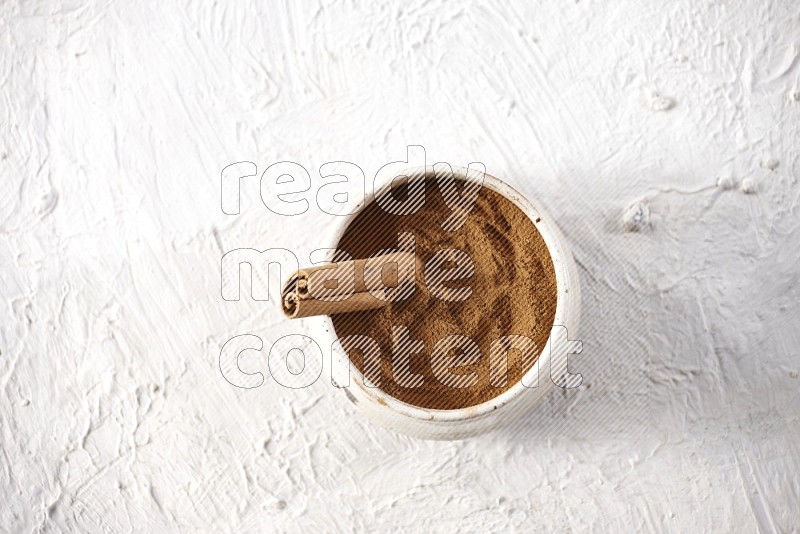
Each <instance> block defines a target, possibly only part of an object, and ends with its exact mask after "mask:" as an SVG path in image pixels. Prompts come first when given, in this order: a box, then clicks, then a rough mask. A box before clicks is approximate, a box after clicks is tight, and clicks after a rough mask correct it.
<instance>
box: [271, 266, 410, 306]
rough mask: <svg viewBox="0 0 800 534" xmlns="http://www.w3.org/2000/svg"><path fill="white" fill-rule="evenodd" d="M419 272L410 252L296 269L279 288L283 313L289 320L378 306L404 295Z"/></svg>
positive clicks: (408, 293) (407, 292)
mask: <svg viewBox="0 0 800 534" xmlns="http://www.w3.org/2000/svg"><path fill="white" fill-rule="evenodd" d="M420 272H421V266H420V263H419V260H418V259H417V257H416V255H415V254H414V253H413V252H394V253H391V254H384V255H381V256H376V257H373V258H365V259H358V260H350V261H341V262H336V263H326V264H322V265H317V266H314V267H308V268H305V269H300V270H299V271H297V272H296V273H295V274H293V275H292V276H291V277H290V278H289V280H287V282H286V284H284V286H283V290H282V291H281V301H282V302H281V304H282V308H283V313H284V314H285V315H286V316H287V317H289V318H290V319H300V318H303V317H311V316H313V315H333V314H337V313H349V312H356V311H363V310H371V309H376V308H381V307H383V306H386V305H388V304H389V303H390V302H393V301H397V300H402V299H404V298H407V297H408V296H409V295H410V294H411V293H412V292H413V291H414V288H415V287H416V277H417V273H420Z"/></svg>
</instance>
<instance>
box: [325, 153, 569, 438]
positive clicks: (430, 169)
mask: <svg viewBox="0 0 800 534" xmlns="http://www.w3.org/2000/svg"><path fill="white" fill-rule="evenodd" d="M471 165H472V164H471ZM481 166H482V165H481ZM450 168H451V169H452V172H453V176H454V177H455V178H456V179H457V180H458V179H460V180H469V179H471V178H470V176H469V171H468V169H470V168H471V167H463V166H455V165H453V166H450ZM473 172H474V171H473ZM434 173H435V169H434V165H426V166H416V167H409V168H406V169H405V170H403V171H402V172H401V173H400V174H397V175H396V176H394V177H392V178H391V179H388V180H384V181H383V182H380V183H376V184H375V186H374V187H373V191H371V192H367V193H366V194H365V196H364V199H363V200H362V202H361V203H359V205H358V206H357V207H356V209H355V211H353V212H352V213H350V214H348V215H342V216H341V217H342V219H341V220H340V221H337V223H336V224H335V225H334V227H333V229H332V230H331V231H330V236H329V238H328V240H327V242H328V243H329V244H330V247H329V248H331V249H335V248H336V247H337V246H338V244H339V241H340V240H341V237H342V236H343V235H344V232H345V231H346V230H347V228H348V227H349V226H350V224H351V223H352V222H353V220H354V219H355V218H356V217H357V216H358V214H359V213H361V211H363V210H364V209H365V208H366V207H367V206H368V205H370V204H371V203H372V202H374V201H375V197H376V196H379V195H381V194H383V193H384V192H385V191H386V190H387V189H388V188H390V187H391V186H392V184H393V183H394V181H395V180H396V179H397V178H399V177H401V176H407V177H408V179H409V180H419V179H422V178H425V177H428V176H430V175H433V174H434ZM483 175H484V180H483V187H488V188H489V189H490V190H492V191H494V192H496V193H498V194H500V195H502V196H504V197H505V198H506V199H508V200H509V201H511V202H512V203H513V204H514V205H516V206H517V207H518V208H520V209H521V210H522V211H523V213H525V215H526V216H527V217H528V218H529V219H530V221H531V222H532V223H533V224H534V226H535V227H536V229H537V230H538V231H539V233H540V234H541V236H542V238H543V239H544V242H545V244H546V245H547V250H548V252H549V253H550V258H551V261H552V262H553V268H554V271H555V275H556V312H555V315H554V317H553V323H552V325H551V331H550V335H548V338H547V342H546V343H545V345H544V347H542V349H541V351H539V355H538V357H537V358H536V362H535V363H534V364H533V365H532V366H531V368H530V369H528V371H527V372H526V373H525V374H524V375H523V377H522V378H521V379H520V380H519V381H518V382H517V383H515V384H514V385H512V386H511V387H510V388H508V389H507V390H506V391H504V392H502V393H500V394H499V395H497V396H495V397H492V398H491V399H489V400H487V401H484V402H482V403H480V404H475V405H473V406H467V407H464V408H455V409H451V410H442V409H431V408H423V407H421V406H415V405H413V404H409V403H406V402H404V401H401V400H399V399H397V398H395V397H393V396H392V395H390V394H389V393H387V392H385V391H384V390H382V389H381V388H380V387H368V386H366V385H365V383H364V376H363V374H362V373H361V372H360V371H359V370H358V368H357V367H356V366H355V365H354V364H352V362H350V359H349V357H348V356H347V354H346V353H345V351H344V350H343V349H341V347H340V346H337V345H338V344H334V343H331V344H330V345H329V346H331V347H332V348H331V351H332V354H331V355H332V358H337V359H338V360H339V361H340V362H341V363H342V364H344V365H346V366H347V368H348V369H349V371H350V378H351V379H353V382H355V386H356V387H355V388H352V387H350V386H347V385H338V384H337V387H339V388H340V389H344V390H345V391H346V392H348V396H350V395H351V394H350V393H349V390H353V389H355V392H357V393H359V395H358V397H360V398H359V399H358V400H368V401H369V402H370V403H371V404H373V406H372V408H373V409H377V410H379V411H386V410H389V411H392V412H395V413H396V414H398V415H401V416H404V417H407V418H411V419H414V420H420V421H441V422H458V421H466V420H471V419H476V418H481V417H484V416H486V415H488V414H490V413H495V412H496V411H497V410H498V409H499V408H500V407H502V406H505V405H507V404H511V403H512V402H513V401H515V400H516V399H518V398H520V397H522V396H523V394H524V393H525V392H526V391H538V393H539V395H544V394H545V393H547V391H549V390H551V389H552V388H553V387H554V384H553V382H552V380H551V378H550V356H551V345H552V341H553V329H554V327H556V326H558V325H566V324H567V322H568V321H567V314H568V313H569V310H568V309H567V307H568V301H569V300H570V299H569V298H568V295H567V294H568V293H569V289H570V287H572V285H573V283H575V284H576V285H577V280H572V278H573V275H572V273H570V269H569V266H570V262H571V261H572V258H571V256H570V255H569V254H570V253H569V251H568V250H566V249H565V246H564V238H563V236H562V235H561V233H560V230H559V229H558V227H557V226H556V225H555V221H554V220H553V219H552V218H551V217H550V216H549V215H548V214H547V212H546V211H544V210H543V209H542V208H541V207H540V206H539V205H537V204H536V203H535V202H534V201H532V200H531V199H529V198H528V197H527V196H526V195H524V194H523V193H521V192H519V191H517V190H516V189H514V188H513V187H512V186H511V185H509V184H508V183H507V182H505V181H503V180H501V179H500V178H497V177H496V176H493V175H491V174H489V173H487V172H485V171H484V172H483ZM321 319H322V326H323V328H322V330H324V332H325V334H326V336H328V337H332V341H335V340H336V339H338V338H337V336H336V329H335V328H334V326H333V321H332V319H331V317H330V316H329V315H325V316H322V317H321ZM543 368H544V369H546V371H547V372H546V373H544V377H543V373H542V372H541V371H542V369H543ZM533 377H536V379H537V381H536V383H537V386H532V387H527V386H525V385H523V382H524V383H528V380H530V379H532V378H533ZM351 385H352V382H351ZM351 400H352V399H351Z"/></svg>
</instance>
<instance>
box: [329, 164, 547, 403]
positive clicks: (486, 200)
mask: <svg viewBox="0 0 800 534" xmlns="http://www.w3.org/2000/svg"><path fill="white" fill-rule="evenodd" d="M462 184H463V182H458V185H459V190H461V189H462V187H463V185H462ZM405 191H406V188H405V187H404V186H398V187H397V188H396V189H395V190H394V191H393V195H394V197H395V198H396V199H397V200H403V199H404V192H405ZM451 213H452V212H451V210H450V208H448V207H447V205H446V204H445V203H444V201H443V200H442V196H441V193H440V191H439V188H438V186H437V183H436V181H435V180H434V179H430V178H428V179H425V204H424V205H423V207H422V208H421V209H419V210H418V211H417V212H416V213H414V214H411V215H403V216H398V215H392V214H390V213H387V212H386V211H384V210H383V209H381V208H380V207H379V206H378V205H377V203H375V202H373V203H372V204H370V205H369V206H367V208H365V209H364V210H363V211H362V212H361V213H359V214H358V215H357V216H356V218H355V219H354V220H353V221H352V222H351V224H350V225H349V226H348V228H347V229H346V231H345V233H344V235H343V236H342V238H341V240H340V241H339V245H338V246H339V248H340V249H343V250H345V251H347V252H348V253H350V254H351V255H352V257H353V258H366V257H369V256H370V255H372V254H375V253H377V252H378V251H379V250H382V249H388V248H396V247H397V246H398V235H399V234H400V233H401V232H410V233H412V234H413V235H414V238H415V241H416V242H415V246H416V253H417V255H418V257H419V258H420V259H421V260H422V261H423V264H425V263H427V261H428V260H429V259H430V258H431V257H432V256H433V255H434V254H435V253H436V252H437V251H439V250H441V249H448V248H455V249H459V250H462V251H464V252H466V253H467V254H468V255H469V256H470V258H471V259H472V261H473V263H474V266H475V272H474V274H473V275H472V276H471V277H470V278H466V279H464V280H458V281H451V282H447V283H446V284H445V285H446V286H447V287H451V288H458V287H466V286H469V287H471V288H472V294H471V295H470V297H469V298H467V299H466V300H464V301H461V302H447V301H444V300H441V299H438V298H436V297H434V296H432V295H431V294H430V293H429V292H428V290H427V288H426V287H425V284H424V282H423V277H422V276H421V274H420V276H418V280H419V283H418V286H417V289H416V291H415V292H414V294H413V296H412V297H411V298H409V299H407V300H404V301H399V302H393V303H391V304H390V305H389V306H386V307H384V308H380V309H376V310H368V311H363V312H356V313H347V314H337V315H333V316H332V319H333V325H334V328H335V330H336V335H337V337H339V338H340V339H341V338H344V337H345V336H349V335H366V336H369V337H371V338H372V339H374V340H375V341H377V343H378V344H379V345H380V348H381V378H380V380H381V381H380V389H381V390H383V391H384V392H385V393H386V394H388V395H390V396H392V397H395V398H396V399H399V400H401V401H403V402H406V403H408V404H412V405H415V406H420V407H424V408H433V409H442V410H448V409H455V408H465V407H468V406H474V405H476V404H480V403H482V402H485V401H487V400H490V399H492V398H494V397H496V396H497V395H499V394H501V393H502V392H504V391H506V390H507V389H509V388H510V387H511V386H512V385H513V384H515V383H517V382H518V381H519V380H520V379H521V378H522V376H523V375H524V374H525V372H526V371H528V370H529V369H530V367H531V366H532V365H533V363H534V361H535V360H532V359H531V358H524V357H522V354H521V353H522V351H519V350H511V351H509V353H508V375H507V380H506V381H505V385H502V386H500V387H495V386H494V385H493V384H492V383H491V382H490V379H489V378H490V375H489V371H490V366H489V359H490V358H489V353H490V352H489V349H490V347H491V345H492V342H494V341H495V340H497V339H498V338H501V337H502V336H506V335H511V334H516V335H522V336H527V337H529V338H531V339H533V340H534V341H535V343H536V347H537V351H536V354H537V356H538V354H539V353H540V352H541V350H542V349H543V348H544V345H545V343H546V342H547V339H548V337H549V335H550V329H551V328H552V325H553V320H554V317H555V309H556V298H557V293H556V278H555V271H554V268H553V261H552V259H551V257H550V253H549V252H548V250H547V246H546V245H545V242H544V240H543V239H542V236H541V235H540V234H539V231H538V230H537V229H536V226H535V225H534V224H533V222H532V221H531V220H530V219H529V218H528V217H527V216H526V215H525V214H524V213H523V212H522V210H520V209H519V208H518V207H517V206H515V205H514V204H513V203H512V202H511V201H510V200H508V199H506V198H505V197H503V196H502V195H500V194H498V193H495V192H494V191H491V190H490V189H488V188H486V187H483V188H482V189H481V191H480V193H479V196H478V200H477V202H476V204H475V207H474V208H473V210H472V211H471V212H470V214H469V216H468V217H467V220H466V222H465V223H464V225H463V226H462V227H461V228H459V229H458V230H457V231H455V232H447V231H444V230H443V229H442V226H441V225H442V222H443V221H444V220H445V219H446V218H447V217H448V216H449V215H450V214H451ZM393 326H405V327H406V328H408V329H409V330H410V335H411V338H412V339H419V340H422V341H423V342H424V344H425V351H424V352H422V353H418V354H413V355H411V356H410V370H411V372H412V373H419V374H421V375H422V376H423V379H424V382H423V384H422V385H421V386H418V387H415V388H408V387H403V386H401V385H400V384H398V383H397V382H396V381H395V380H394V374H393V372H392V341H391V332H392V327H393ZM450 334H460V335H463V336H468V337H470V338H471V339H472V340H474V341H475V342H476V343H477V345H478V347H479V348H480V350H481V355H480V359H479V360H478V362H477V363H474V364H470V365H462V366H458V367H455V368H454V369H453V373H454V374H456V375H458V374H470V373H477V376H478V380H477V383H476V384H475V385H473V386H469V387H463V388H453V387H449V386H445V385H444V384H442V383H441V382H440V381H439V380H438V379H437V378H436V376H435V375H434V374H433V371H432V369H431V363H432V362H431V361H430V359H431V356H430V355H431V353H432V352H433V347H434V345H435V344H436V342H437V341H439V340H440V339H442V338H444V337H445V336H448V335H450ZM455 350H456V351H457V350H458V349H455ZM348 356H349V357H350V359H351V360H352V361H353V363H354V364H355V366H356V367H357V368H358V369H359V371H361V372H362V373H364V361H363V360H364V358H363V354H362V353H361V351H360V350H355V349H354V350H350V351H349V352H348ZM434 363H435V362H434ZM456 364H457V359H456ZM546 372H547V371H545V373H546ZM541 379H542V377H540V380H541ZM544 379H549V378H548V377H547V375H544Z"/></svg>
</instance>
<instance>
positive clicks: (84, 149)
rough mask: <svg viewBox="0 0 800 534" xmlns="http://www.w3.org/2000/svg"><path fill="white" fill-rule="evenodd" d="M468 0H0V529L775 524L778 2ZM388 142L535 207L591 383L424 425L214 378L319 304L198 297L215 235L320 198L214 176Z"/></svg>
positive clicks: (784, 216) (789, 483) (310, 244)
mask: <svg viewBox="0 0 800 534" xmlns="http://www.w3.org/2000/svg"><path fill="white" fill-rule="evenodd" d="M491 4H494V3H491ZM491 4H489V3H487V5H483V4H479V3H447V4H444V3H443V2H439V1H435V0H431V1H422V2H415V1H414V2H406V1H402V2H392V3H386V4H380V3H378V2H361V3H356V2H348V1H344V0H330V1H328V0H325V1H323V2H320V3H311V4H308V5H307V6H306V7H305V8H300V7H299V6H298V5H297V4H295V3H294V2H288V1H286V2H283V3H277V2H266V3H264V2H256V1H246V2H231V3H228V2H214V3H212V2H196V1H181V2H177V3H172V2H122V1H118V2H88V3H85V2H78V1H72V2H52V3H48V2H44V1H37V0H32V1H30V2H23V3H21V2H14V1H7V2H3V3H2V5H1V6H0V21H1V22H0V46H1V48H0V84H1V85H0V86H1V87H2V98H0V131H1V132H2V135H1V136H0V173H1V174H0V175H1V176H2V181H1V182H0V187H2V189H0V265H1V266H2V269H1V270H0V276H1V280H2V285H1V286H0V291H2V306H0V432H1V434H0V529H2V530H4V531H9V532H31V531H47V532H51V531H52V532H57V531H87V532H130V531H138V532H179V531H181V532H184V531H205V532H229V531H230V532H232V531H236V532H241V531H251V532H255V531H305V532H309V531H332V530H343V531H362V530H379V529H388V528H392V529H404V530H409V531H415V532H421V531H425V530H429V529H435V530H439V531H451V530H454V529H456V528H462V529H470V530H479V531H485V530H487V529H515V530H518V531H524V532H528V531H531V530H532V529H533V528H538V529H543V530H549V531H558V532H560V531H581V530H584V529H586V528H587V527H589V528H591V529H592V530H596V531H601V530H610V531H616V532H619V531H632V530H639V529H644V530H661V531H679V530H682V531H695V532H698V531H717V532H730V531H733V530H740V531H750V532H752V531H763V532H773V531H778V532H797V531H798V525H800V515H798V514H799V512H798V509H797V506H798V501H799V500H800V476H799V475H798V470H799V469H798V468H800V431H799V430H798V423H799V422H800V421H799V420H800V417H799V415H798V414H800V409H798V406H799V403H800V378H799V377H798V373H800V355H799V353H798V342H799V341H800V289H799V288H798V271H800V269H799V268H798V255H799V254H800V252H799V251H800V207H798V201H799V199H800V185H798V175H800V147H798V139H799V138H800V7H798V4H797V3H796V2H795V1H794V0H760V1H755V0H752V1H733V0H715V1H708V0H680V1H675V2H664V1H660V0H641V1H633V0H627V1H617V2H600V1H590V0H579V1H577V2H576V1H564V0H548V1H544V2H534V3H529V4H530V5H527V6H523V5H522V3H519V4H517V5H515V6H509V7H504V8H499V7H495V6H493V5H491ZM664 108H668V109H664ZM408 144H421V145H423V146H425V148H426V149H427V154H428V163H429V164H432V163H434V162H436V161H448V162H450V163H452V164H464V165H465V164H466V163H468V162H470V161H476V160H477V161H482V162H484V163H485V164H486V167H487V171H488V172H490V173H491V174H494V175H496V176H499V177H501V178H503V179H505V180H507V181H508V182H510V183H511V184H512V185H514V186H515V187H517V188H518V189H520V190H522V191H523V192H525V193H526V194H528V195H530V196H532V197H535V198H537V199H538V200H539V201H541V202H542V203H543V204H544V205H545V206H547V207H548V209H549V210H550V211H551V213H552V215H553V216H554V217H555V218H556V220H557V221H558V222H559V224H560V225H561V227H562V229H563V230H564V232H565V234H566V235H567V237H568V239H569V240H570V242H571V244H572V247H573V251H574V254H575V257H576V259H577V261H578V262H579V265H580V272H581V277H582V281H583V288H584V296H585V298H584V325H585V328H584V329H583V331H582V332H581V335H580V337H581V338H582V339H583V340H584V353H583V355H581V356H580V357H577V358H574V359H573V360H572V366H573V370H574V371H577V372H580V373H583V375H584V383H583V385H582V386H581V388H580V390H578V391H569V392H562V391H555V392H554V393H553V394H552V395H550V396H549V397H548V398H547V400H546V402H544V403H542V404H541V405H540V406H539V407H538V408H537V409H535V410H534V411H533V412H531V413H529V414H528V415H526V416H525V417H524V419H523V420H522V422H521V423H520V425H519V426H518V427H517V428H511V429H505V430H501V431H498V432H496V433H494V434H491V435H486V436H482V437H479V438H475V439H470V440H467V441H461V442H452V443H440V442H426V441H419V440H414V439H411V438H406V437H403V436H399V435H395V434H392V433H390V432H388V431H385V430H382V429H380V428H377V427H375V426H373V425H372V424H370V423H368V422H367V421H365V420H363V419H362V418H361V417H360V416H359V414H358V413H357V412H356V411H355V409H354V407H353V405H351V404H350V403H349V402H347V400H346V399H345V398H344V396H343V395H342V393H341V392H339V391H337V390H335V389H333V388H332V387H331V386H330V385H329V384H328V383H326V382H324V381H320V382H318V383H316V384H314V385H313V386H312V387H309V388H307V389H304V390H299V391H292V390H287V389H283V388H281V387H279V386H277V385H276V384H275V383H274V382H273V381H271V380H268V382H267V383H266V384H265V385H264V386H262V387H260V388H257V389H254V390H249V391H245V390H240V389H237V388H235V387H233V386H231V385H230V384H228V383H227V382H226V381H225V380H224V378H223V377H222V376H221V374H220V370H219V361H218V360H219V349H220V346H221V345H222V344H223V343H224V342H225V341H226V340H227V339H229V338H230V337H232V336H234V335H237V334H242V333H252V334H255V335H258V336H260V337H261V338H262V339H263V340H264V342H265V344H267V345H269V344H271V343H272V342H273V341H274V340H276V339H278V338H279V337H281V336H282V335H285V334H287V333H302V332H306V331H307V329H308V323H306V322H295V323H291V324H289V323H287V322H285V321H283V320H282V319H281V316H280V314H279V312H278V309H277V307H276V306H274V305H266V304H265V303H258V302H253V301H251V300H249V299H243V300H241V301H239V302H224V301H222V299H221V298H220V287H219V285H220V282H219V281H220V272H219V271H220V258H221V256H222V254H223V252H225V251H227V250H231V249H234V248H238V247H254V248H267V247H280V246H283V247H287V248H291V249H292V250H293V251H294V252H296V253H297V254H298V255H299V256H301V257H303V255H306V254H308V252H309V251H310V250H312V249H314V248H317V247H320V246H323V245H326V244H327V243H323V242H320V240H319V239H318V236H319V235H320V233H321V232H322V231H324V230H326V229H327V228H329V227H330V225H331V224H333V223H334V222H335V220H336V217H334V216H330V215H322V214H321V213H320V212H319V210H316V209H313V208H312V209H311V210H309V212H308V213H307V214H305V215H303V216H300V217H295V218H291V219H287V218H281V217H278V216H276V215H273V214H271V213H270V212H269V211H268V210H267V209H266V208H265V207H264V206H263V204H262V203H261V200H260V198H259V186H258V178H253V179H249V180H244V181H243V188H242V194H243V201H242V214H241V215H239V216H226V215H224V214H223V213H222V212H221V210H220V193H219V191H220V171H221V170H222V168H223V167H225V166H226V165H228V164H230V163H233V162H235V161H242V160H249V161H253V162H254V163H256V164H257V166H258V172H259V175H260V173H261V172H263V170H264V169H265V168H266V167H267V166H268V165H269V164H271V163H274V162H276V161H280V160H293V161H297V162H299V163H302V164H303V165H304V166H305V167H306V168H307V169H308V170H309V171H310V172H311V176H312V179H313V180H314V184H315V186H316V185H318V184H319V183H321V179H320V178H319V174H318V169H319V166H320V165H321V164H322V163H324V162H327V161H334V160H345V161H352V162H355V163H357V164H359V165H360V166H361V167H362V168H363V169H364V170H365V172H366V174H367V176H368V177H371V176H373V175H374V173H375V171H376V170H377V169H378V168H379V166H380V165H382V164H384V163H386V162H389V161H395V160H400V159H404V158H405V147H406V145H408ZM776 164H777V166H776ZM720 177H724V178H729V179H730V181H732V183H733V184H734V187H733V189H730V190H723V189H722V188H719V187H717V186H716V183H717V179H718V178H720ZM743 182H746V183H747V186H748V187H755V189H756V191H755V193H754V194H745V193H744V192H742V191H741V184H742V183H743ZM310 198H312V200H313V197H310ZM636 202H641V203H642V206H647V207H648V208H649V210H650V219H649V224H645V225H644V226H643V227H642V228H640V230H641V231H639V232H630V231H626V227H625V225H624V224H623V219H624V212H625V208H626V207H627V206H629V205H631V204H632V203H636ZM312 205H313V204H312ZM265 366H266V354H263V353H262V354H258V353H250V354H249V355H247V356H243V358H242V367H243V368H245V369H249V370H251V371H253V370H264V369H265Z"/></svg>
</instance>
